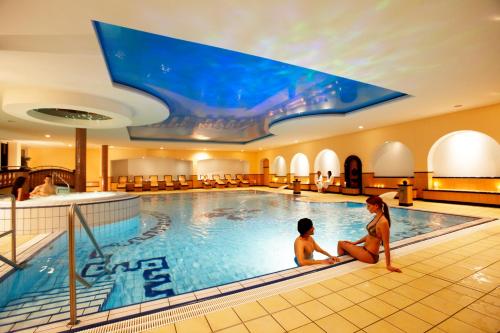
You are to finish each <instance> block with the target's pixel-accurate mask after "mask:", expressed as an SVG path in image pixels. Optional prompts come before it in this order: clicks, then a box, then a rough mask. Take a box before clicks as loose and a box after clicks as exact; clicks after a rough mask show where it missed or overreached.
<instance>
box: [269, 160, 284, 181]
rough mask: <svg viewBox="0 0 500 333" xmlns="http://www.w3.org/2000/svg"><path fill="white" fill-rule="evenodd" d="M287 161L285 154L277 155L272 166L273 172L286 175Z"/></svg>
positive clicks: (279, 175)
mask: <svg viewBox="0 0 500 333" xmlns="http://www.w3.org/2000/svg"><path fill="white" fill-rule="evenodd" d="M286 172H287V169H286V161H285V158H284V157H283V156H276V158H275V159H274V161H273V165H272V166H271V173H272V174H273V175H276V176H278V177H283V176H286Z"/></svg>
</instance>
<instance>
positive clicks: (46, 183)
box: [30, 176, 56, 198]
mask: <svg viewBox="0 0 500 333" xmlns="http://www.w3.org/2000/svg"><path fill="white" fill-rule="evenodd" d="M54 194H56V187H55V186H54V185H53V184H52V177H51V176H45V178H44V179H43V184H42V185H38V186H37V187H35V189H34V190H33V191H31V192H30V197H32V198H33V197H47V196H49V195H54Z"/></svg>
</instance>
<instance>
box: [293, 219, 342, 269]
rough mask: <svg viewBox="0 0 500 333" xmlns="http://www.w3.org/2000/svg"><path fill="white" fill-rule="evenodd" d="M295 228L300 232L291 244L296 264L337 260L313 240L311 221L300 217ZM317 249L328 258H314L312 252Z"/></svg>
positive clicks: (334, 261)
mask: <svg viewBox="0 0 500 333" xmlns="http://www.w3.org/2000/svg"><path fill="white" fill-rule="evenodd" d="M297 230H298V231H299V233H300V236H299V237H297V239H295V243H294V244H293V247H294V250H295V258H294V260H295V263H296V264H297V265H298V266H305V265H316V264H325V265H332V264H335V263H336V262H338V261H339V258H337V257H334V256H332V255H331V254H330V253H328V252H326V251H325V250H323V249H322V248H321V247H319V245H318V244H317V243H316V242H315V241H314V239H313V238H312V235H314V227H313V223H312V221H311V220H310V219H308V218H303V219H300V220H299V222H298V223H297ZM314 251H317V252H319V253H323V254H324V255H325V256H327V257H328V259H323V260H314V258H313V252H314Z"/></svg>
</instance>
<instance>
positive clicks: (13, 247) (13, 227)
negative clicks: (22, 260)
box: [10, 194, 17, 264]
mask: <svg viewBox="0 0 500 333" xmlns="http://www.w3.org/2000/svg"><path fill="white" fill-rule="evenodd" d="M10 201H11V206H10V207H11V208H10V229H11V232H12V234H11V237H12V241H11V242H10V246H11V253H12V261H13V262H14V263H16V264H17V261H16V257H17V256H16V197H15V196H14V195H12V194H11V195H10Z"/></svg>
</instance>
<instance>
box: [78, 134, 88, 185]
mask: <svg viewBox="0 0 500 333" xmlns="http://www.w3.org/2000/svg"><path fill="white" fill-rule="evenodd" d="M75 191H76V192H86V191H87V129H86V128H76V129H75Z"/></svg>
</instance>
